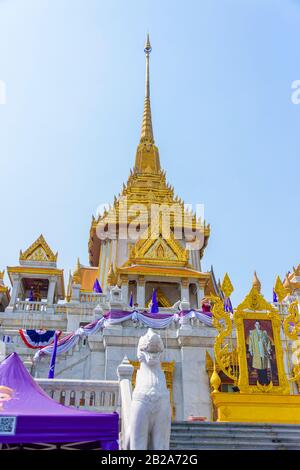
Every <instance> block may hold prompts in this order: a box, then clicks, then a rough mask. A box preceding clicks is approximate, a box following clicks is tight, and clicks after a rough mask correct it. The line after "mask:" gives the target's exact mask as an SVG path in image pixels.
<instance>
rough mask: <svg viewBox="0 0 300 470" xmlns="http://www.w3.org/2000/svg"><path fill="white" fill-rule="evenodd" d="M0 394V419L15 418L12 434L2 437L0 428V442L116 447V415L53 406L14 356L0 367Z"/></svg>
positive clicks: (54, 403) (55, 403)
mask: <svg viewBox="0 0 300 470" xmlns="http://www.w3.org/2000/svg"><path fill="white" fill-rule="evenodd" d="M0 391H1V393H0V419H1V418H3V417H15V418H16V432H15V434H14V435H4V434H3V432H2V431H1V428H0V443H33V442H45V443H47V442H89V441H101V447H102V448H106V447H107V446H115V447H114V448H115V449H117V448H118V429H119V424H118V423H119V416H118V414H117V413H112V414H101V413H95V412H90V411H81V410H77V409H74V408H71V407H67V406H63V405H61V404H59V403H57V402H56V401H54V400H52V398H50V397H49V396H48V395H47V394H46V392H44V391H43V390H42V389H41V388H40V387H39V385H38V384H37V383H36V382H35V381H34V379H33V378H32V377H31V375H30V374H29V372H28V371H27V369H26V368H25V366H24V365H23V363H22V361H21V360H20V358H19V356H18V355H17V354H16V353H13V354H11V355H10V356H8V357H7V358H6V359H5V360H4V361H3V362H2V363H1V364H0ZM1 432H2V434H1Z"/></svg>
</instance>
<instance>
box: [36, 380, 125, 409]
mask: <svg viewBox="0 0 300 470" xmlns="http://www.w3.org/2000/svg"><path fill="white" fill-rule="evenodd" d="M35 380H36V382H37V383H38V384H39V385H40V386H41V387H42V388H43V390H45V392H46V393H47V394H48V395H49V396H50V397H51V398H53V399H54V400H55V401H57V402H58V403H61V404H62V405H66V406H73V407H76V408H80V409H84V410H94V411H101V412H103V413H104V412H105V413H112V412H114V411H117V412H119V408H120V406H119V384H118V381H114V380H73V379H35Z"/></svg>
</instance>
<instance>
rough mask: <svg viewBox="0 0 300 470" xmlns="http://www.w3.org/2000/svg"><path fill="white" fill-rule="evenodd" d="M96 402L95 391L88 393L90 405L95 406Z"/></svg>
mask: <svg viewBox="0 0 300 470" xmlns="http://www.w3.org/2000/svg"><path fill="white" fill-rule="evenodd" d="M95 403H96V395H95V392H91V393H90V404H89V405H90V406H95Z"/></svg>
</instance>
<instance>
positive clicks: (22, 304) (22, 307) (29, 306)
mask: <svg viewBox="0 0 300 470" xmlns="http://www.w3.org/2000/svg"><path fill="white" fill-rule="evenodd" d="M14 311H18V312H46V311H47V304H46V303H45V302H30V301H29V300H18V301H17V302H16V303H15V305H14Z"/></svg>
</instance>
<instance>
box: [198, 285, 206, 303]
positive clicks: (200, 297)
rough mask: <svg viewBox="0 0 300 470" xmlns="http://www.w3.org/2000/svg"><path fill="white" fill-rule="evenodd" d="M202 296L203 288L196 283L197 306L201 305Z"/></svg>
mask: <svg viewBox="0 0 300 470" xmlns="http://www.w3.org/2000/svg"><path fill="white" fill-rule="evenodd" d="M203 297H204V289H203V287H201V286H200V284H199V283H197V305H198V308H201V307H202V304H201V300H202V299H203Z"/></svg>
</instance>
